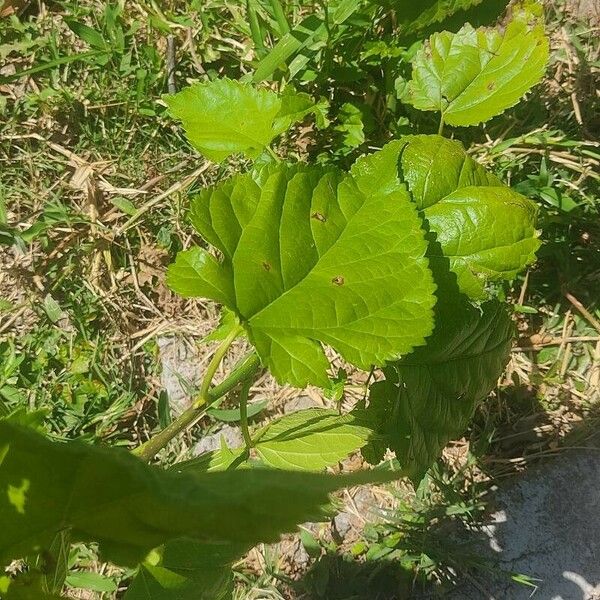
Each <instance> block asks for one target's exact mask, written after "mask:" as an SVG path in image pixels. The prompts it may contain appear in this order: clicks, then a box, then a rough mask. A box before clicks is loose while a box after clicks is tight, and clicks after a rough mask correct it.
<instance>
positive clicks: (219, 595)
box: [125, 539, 249, 600]
mask: <svg viewBox="0 0 600 600" xmlns="http://www.w3.org/2000/svg"><path fill="white" fill-rule="evenodd" d="M248 549H249V548H248V547H246V546H244V545H236V544H208V543H204V542H196V541H194V540H188V539H180V540H175V541H173V542H170V543H168V544H167V545H166V546H165V547H164V549H161V551H160V553H157V554H159V560H158V561H154V560H153V561H151V560H148V559H147V560H146V561H145V562H144V563H143V564H142V565H141V566H140V569H139V571H138V574H137V575H136V577H135V579H134V580H133V582H132V583H131V585H130V586H129V588H128V590H127V593H126V594H125V600H226V599H229V598H231V592H232V590H233V572H232V570H231V563H232V562H233V561H234V560H235V559H236V558H238V557H239V556H241V555H242V554H244V552H246V551H247V550H248ZM152 554H155V553H152ZM151 556H152V555H151Z"/></svg>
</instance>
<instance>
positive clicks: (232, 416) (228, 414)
mask: <svg viewBox="0 0 600 600" xmlns="http://www.w3.org/2000/svg"><path fill="white" fill-rule="evenodd" d="M268 404H269V401H268V400H259V401H258V402H254V403H252V404H248V418H249V419H251V418H252V417H255V416H256V415H258V414H260V413H261V412H262V411H263V410H264V409H265V408H266V407H267V405H268ZM206 414H207V415H209V416H211V417H212V418H213V419H217V420H218V421H223V422H224V423H237V422H239V421H240V419H241V413H240V409H239V408H230V409H223V408H209V409H208V410H207V411H206Z"/></svg>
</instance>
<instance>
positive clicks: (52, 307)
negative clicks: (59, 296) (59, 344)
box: [43, 294, 62, 323]
mask: <svg viewBox="0 0 600 600" xmlns="http://www.w3.org/2000/svg"><path fill="white" fill-rule="evenodd" d="M43 306H44V312H45V313H46V315H47V316H48V318H49V319H50V321H52V323H57V322H58V321H59V320H60V318H61V317H62V309H61V308H60V305H59V304H58V302H57V301H56V300H55V299H54V298H53V297H52V296H51V295H50V294H46V297H45V298H44V305H43Z"/></svg>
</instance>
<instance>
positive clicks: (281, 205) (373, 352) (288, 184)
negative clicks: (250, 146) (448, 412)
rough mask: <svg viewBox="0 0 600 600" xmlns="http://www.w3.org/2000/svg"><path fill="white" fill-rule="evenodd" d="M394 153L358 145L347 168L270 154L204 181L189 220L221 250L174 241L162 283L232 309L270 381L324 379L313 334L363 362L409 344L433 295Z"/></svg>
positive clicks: (421, 328)
mask: <svg viewBox="0 0 600 600" xmlns="http://www.w3.org/2000/svg"><path fill="white" fill-rule="evenodd" d="M397 156H398V152H397V151H396V154H395V155H393V152H390V151H385V152H383V153H382V154H377V155H372V156H367V157H364V158H362V159H360V160H359V161H357V163H356V164H355V165H354V167H353V168H352V171H351V174H350V175H349V174H345V173H342V172H340V171H337V170H334V169H322V168H317V167H309V166H306V165H295V166H285V165H279V166H277V167H269V168H265V169H263V170H262V171H260V172H259V173H257V174H256V175H255V177H254V178H252V177H251V176H250V175H242V176H236V177H234V178H232V179H231V180H230V181H228V182H226V183H225V184H222V185H219V186H217V187H215V188H211V189H208V190H205V191H204V192H202V193H201V194H200V195H199V196H198V197H197V198H195V199H194V200H193V202H192V209H191V220H192V223H193V224H194V226H195V227H196V229H197V230H198V232H199V233H200V234H201V235H202V236H203V237H204V238H205V239H206V240H207V241H208V242H209V243H210V244H212V245H213V246H214V247H215V248H217V249H218V250H219V251H220V253H221V254H222V258H221V260H220V261H217V259H215V258H214V257H213V256H212V255H209V254H208V252H206V251H205V250H203V249H200V248H194V249H192V250H189V251H186V252H182V253H180V254H179V255H178V257H177V260H176V262H175V264H174V265H173V266H172V267H171V268H170V269H169V272H168V276H167V281H168V283H169V285H170V286H171V288H172V289H173V290H175V291H176V292H178V293H180V294H182V295H184V296H201V297H206V298H210V299H212V300H215V301H217V302H220V303H222V304H225V305H226V306H227V307H228V308H230V309H231V310H234V311H235V312H236V314H237V315H238V316H239V318H240V320H241V322H242V324H243V325H244V327H245V328H246V331H247V333H248V337H249V339H250V341H251V342H252V343H253V344H254V346H255V347H256V350H257V352H258V354H259V356H260V358H261V360H262V362H263V363H264V364H265V365H266V366H268V367H269V369H270V370H271V372H272V373H273V375H274V376H275V377H276V379H277V380H278V381H279V382H281V383H283V382H287V383H291V384H292V385H295V386H298V387H304V386H306V385H307V384H309V383H312V384H316V385H320V386H321V387H327V385H328V379H327V369H328V367H329V363H328V360H327V358H326V357H325V354H324V352H323V349H322V347H321V344H327V345H329V346H331V347H333V348H335V349H336V350H337V351H338V352H339V353H340V354H341V355H342V356H343V357H344V358H345V359H346V360H347V361H349V362H351V363H353V364H354V365H356V366H358V367H361V368H365V369H368V368H370V366H371V365H372V364H375V365H382V364H383V363H384V362H385V361H387V360H391V359H395V358H397V357H399V356H400V355H402V354H405V353H407V352H409V351H410V350H411V349H412V348H413V347H415V346H416V345H419V344H421V343H423V340H424V338H425V337H426V336H427V335H428V334H429V333H430V332H431V329H432V324H433V321H432V307H433V304H434V302H435V298H434V295H433V290H434V286H433V281H432V277H431V273H430V272H429V270H428V268H427V260H426V259H425V257H424V254H425V251H426V242H425V239H424V233H423V230H422V228H421V221H420V219H419V218H418V215H417V212H416V210H415V208H414V205H413V204H412V203H411V201H410V197H409V195H408V193H407V191H406V188H405V186H404V185H403V184H401V183H400V182H399V181H398V176H397V167H396V163H397Z"/></svg>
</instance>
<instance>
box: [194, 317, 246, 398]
mask: <svg viewBox="0 0 600 600" xmlns="http://www.w3.org/2000/svg"><path fill="white" fill-rule="evenodd" d="M241 332H242V326H241V325H238V326H237V327H235V328H234V329H232V330H231V331H230V332H229V335H227V337H226V338H225V339H224V340H223V341H222V342H221V343H220V344H219V347H218V348H217V350H216V352H215V353H214V354H213V357H212V358H211V359H210V362H209V363H208V366H207V367H206V372H205V373H204V377H203V379H202V383H201V384H200V391H199V392H198V397H197V398H196V401H195V402H194V404H193V406H194V407H195V408H200V407H201V406H203V405H204V404H206V401H207V400H208V390H209V389H210V385H211V383H212V380H213V379H214V376H215V373H216V372H217V369H218V368H219V365H220V364H221V361H222V360H223V357H224V356H225V354H227V351H228V350H229V346H231V344H232V343H233V341H234V340H235V338H236V337H237V336H238V335H240V333H241Z"/></svg>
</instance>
